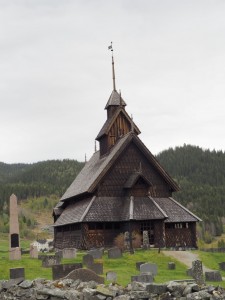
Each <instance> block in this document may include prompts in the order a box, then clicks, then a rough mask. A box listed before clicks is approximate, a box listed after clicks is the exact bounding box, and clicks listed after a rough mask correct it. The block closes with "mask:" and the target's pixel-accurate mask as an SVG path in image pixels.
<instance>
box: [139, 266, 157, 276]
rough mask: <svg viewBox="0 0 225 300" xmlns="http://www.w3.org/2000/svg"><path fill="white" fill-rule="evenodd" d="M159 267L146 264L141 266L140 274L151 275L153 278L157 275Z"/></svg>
mask: <svg viewBox="0 0 225 300" xmlns="http://www.w3.org/2000/svg"><path fill="white" fill-rule="evenodd" d="M157 271H158V267H157V265H156V264H152V263H144V264H142V265H140V273H141V274H142V273H151V274H152V275H153V276H155V275H157Z"/></svg>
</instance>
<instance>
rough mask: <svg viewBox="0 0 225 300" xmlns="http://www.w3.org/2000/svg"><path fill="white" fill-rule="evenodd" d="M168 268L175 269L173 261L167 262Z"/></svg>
mask: <svg viewBox="0 0 225 300" xmlns="http://www.w3.org/2000/svg"><path fill="white" fill-rule="evenodd" d="M168 269H169V270H175V269H176V265H175V263H174V262H168Z"/></svg>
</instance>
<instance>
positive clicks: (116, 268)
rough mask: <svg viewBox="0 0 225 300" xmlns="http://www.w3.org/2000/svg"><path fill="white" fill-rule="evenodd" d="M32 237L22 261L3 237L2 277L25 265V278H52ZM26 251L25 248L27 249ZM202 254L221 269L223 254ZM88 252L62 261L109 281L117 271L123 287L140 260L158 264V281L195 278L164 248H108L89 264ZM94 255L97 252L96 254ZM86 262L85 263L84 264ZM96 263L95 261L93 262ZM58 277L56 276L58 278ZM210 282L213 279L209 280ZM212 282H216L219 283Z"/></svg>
mask: <svg viewBox="0 0 225 300" xmlns="http://www.w3.org/2000/svg"><path fill="white" fill-rule="evenodd" d="M30 243H31V241H29V240H23V239H21V248H22V255H21V259H20V260H9V252H8V237H7V235H5V236H1V243H0V280H8V279H9V278H10V269H13V268H24V273H25V278H26V279H27V280H34V279H35V278H45V279H49V280H52V279H54V278H53V277H54V276H53V269H54V268H52V267H43V263H42V260H41V259H38V258H31V257H30V253H29V249H30ZM24 250H25V251H24ZM195 252H197V253H198V255H199V258H200V259H201V260H202V261H203V264H204V265H205V266H207V267H208V268H211V269H213V270H219V263H221V262H223V261H224V254H223V253H207V252H201V251H195ZM87 253H88V252H87V251H76V255H75V257H74V258H62V259H61V260H60V264H58V265H57V266H62V265H65V264H66V265H68V266H69V265H74V264H75V265H77V266H78V267H79V266H81V265H82V267H83V268H84V269H93V270H94V271H96V272H97V273H99V275H98V276H100V277H102V278H104V281H105V283H107V282H108V281H107V276H106V274H107V273H109V272H113V273H116V282H117V283H118V284H120V285H122V286H126V285H127V284H128V283H129V282H131V277H132V276H134V279H135V276H137V275H138V274H139V273H140V272H139V271H138V268H137V263H138V262H141V263H152V264H154V265H156V266H157V274H156V275H155V276H154V282H155V283H163V282H168V281H170V280H183V279H192V277H191V276H187V273H186V272H187V266H185V265H184V264H183V263H181V262H179V261H177V260H176V259H174V258H170V257H167V256H165V255H164V254H163V253H162V251H161V252H160V253H158V249H150V250H143V249H137V250H135V253H134V254H130V253H129V251H125V252H123V253H122V256H121V257H119V258H116V259H115V258H109V257H108V254H107V251H104V254H103V255H102V257H98V256H97V258H95V259H93V261H92V262H91V263H90V266H88V262H85V259H87V260H88V255H89V256H91V255H90V254H88V255H87ZM40 254H41V255H42V256H46V257H50V256H54V255H55V253H45V254H42V253H39V256H40ZM92 254H93V253H92ZM84 262H85V263H84ZM171 262H173V263H174V264H175V269H173V268H172V269H169V268H168V266H169V265H170V264H171ZM93 263H94V264H93ZM55 270H56V272H57V273H59V269H57V268H55ZM220 273H221V276H222V277H225V271H223V270H220ZM55 279H56V278H55ZM207 283H209V282H207ZM212 284H215V282H214V283H213V282H212ZM217 284H219V285H220V286H221V287H225V282H224V281H221V282H218V283H217Z"/></svg>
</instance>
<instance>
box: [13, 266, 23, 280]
mask: <svg viewBox="0 0 225 300" xmlns="http://www.w3.org/2000/svg"><path fill="white" fill-rule="evenodd" d="M9 278H10V279H18V278H23V280H24V279H25V270H24V268H12V269H9Z"/></svg>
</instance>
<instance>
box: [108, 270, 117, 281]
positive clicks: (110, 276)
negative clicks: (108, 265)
mask: <svg viewBox="0 0 225 300" xmlns="http://www.w3.org/2000/svg"><path fill="white" fill-rule="evenodd" d="M106 280H108V281H111V282H112V283H116V281H117V274H116V272H112V271H109V272H107V273H106Z"/></svg>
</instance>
